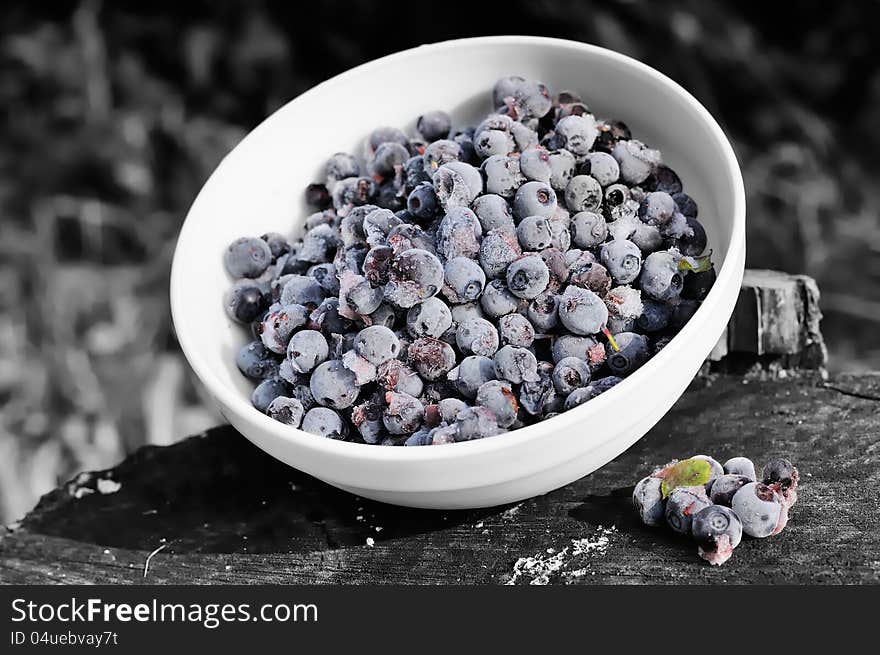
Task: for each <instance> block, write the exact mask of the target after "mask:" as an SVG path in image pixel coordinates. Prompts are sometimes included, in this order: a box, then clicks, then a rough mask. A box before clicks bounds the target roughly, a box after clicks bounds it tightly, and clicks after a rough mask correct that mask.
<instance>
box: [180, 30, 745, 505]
mask: <svg viewBox="0 0 880 655" xmlns="http://www.w3.org/2000/svg"><path fill="white" fill-rule="evenodd" d="M511 74H518V75H523V76H525V77H529V78H534V79H539V80H541V81H543V82H544V83H545V84H547V85H548V87H549V88H550V89H551V91H552V92H555V91H559V90H562V89H572V90H575V91H578V92H580V93H581V94H582V95H583V97H584V98H585V100H586V102H587V103H588V104H589V106H590V107H591V109H592V110H593V111H594V112H596V114H597V115H598V116H604V117H613V118H619V119H622V120H623V121H625V122H626V123H627V124H628V125H629V126H630V127H631V128H632V130H633V133H634V135H635V137H636V138H639V139H641V140H644V141H646V142H647V143H649V144H651V145H652V146H654V147H658V148H660V149H661V151H662V153H663V156H664V160H665V161H666V162H667V163H668V164H670V165H671V166H672V167H673V168H674V169H675V170H676V171H677V172H678V173H679V174H680V176H681V178H682V180H683V182H684V186H685V190H686V191H687V193H689V194H690V195H691V196H693V197H694V199H695V200H696V201H697V203H698V204H699V207H700V220H701V221H702V222H703V224H704V225H705V227H706V231H707V232H708V234H709V240H710V247H711V248H712V249H713V250H714V261H715V262H716V266H719V265H720V267H719V268H718V280H717V282H716V283H715V286H714V287H713V289H712V291H711V293H710V294H709V296H708V297H707V298H706V300H705V302H704V303H703V305H702V307H700V309H699V311H697V313H696V314H695V315H694V317H693V318H692V319H691V320H690V322H689V323H688V324H687V325H686V326H685V327H684V329H683V330H682V331H681V333H680V334H679V335H678V336H676V337H675V339H673V340H672V342H671V343H669V345H668V346H666V348H664V349H663V350H662V351H661V352H660V353H659V354H658V355H657V356H656V357H654V358H653V359H651V360H650V361H649V362H648V363H647V364H646V365H645V366H644V367H642V368H641V369H639V370H638V371H636V372H635V373H634V374H633V375H631V376H630V377H629V378H627V379H626V380H624V381H623V382H622V383H620V384H619V385H618V386H616V387H614V388H613V389H611V390H609V391H608V392H606V393H605V394H603V395H601V396H599V397H597V398H595V399H593V400H591V401H589V402H587V403H586V404H584V405H581V406H580V407H577V408H575V409H573V410H571V411H568V412H565V413H563V414H561V415H559V416H557V417H555V418H552V419H549V420H546V421H544V422H542V423H539V424H537V425H533V426H529V427H526V428H523V429H520V430H516V431H514V432H511V433H508V434H504V435H501V436H498V437H493V438H489V439H483V440H480V441H471V442H466V443H456V444H449V445H444V446H432V447H422V448H403V447H381V446H369V445H364V444H355V443H346V442H340V441H334V440H331V439H323V438H320V437H316V436H314V435H311V434H307V433H305V432H302V431H300V430H296V429H293V428H290V427H288V426H285V425H282V424H281V423H278V422H276V421H273V420H272V419H270V418H269V417H268V416H266V415H264V414H262V413H260V412H259V411H257V410H256V409H254V408H253V407H252V406H251V403H250V399H249V398H250V393H251V390H252V384H251V383H250V382H249V381H248V380H246V379H245V378H244V377H243V376H242V375H241V374H240V373H239V371H238V370H237V368H236V366H235V363H234V355H235V352H236V351H237V349H238V348H239V347H240V346H241V345H242V344H243V343H245V341H246V339H247V337H246V334H245V330H243V329H242V328H241V327H240V326H237V325H234V324H233V323H232V322H231V321H230V320H229V319H228V318H227V317H226V315H225V312H224V309H223V306H222V301H221V298H222V296H223V292H224V291H225V289H226V288H227V287H228V285H229V283H230V280H229V279H228V277H227V275H226V273H225V271H224V269H223V264H222V257H221V253H222V252H223V249H224V248H225V247H226V246H227V244H228V243H229V242H231V241H232V240H233V239H235V238H236V237H239V236H242V235H259V234H262V233H264V232H267V231H270V230H273V231H278V232H282V233H290V232H291V230H292V229H294V228H295V227H296V226H298V225H300V224H301V223H302V221H303V220H304V218H305V217H306V215H307V213H308V212H307V211H306V209H305V206H304V205H303V201H302V198H303V189H304V188H305V186H306V185H307V184H308V183H309V182H312V181H313V180H315V179H318V177H319V175H318V172H319V170H320V169H321V164H322V162H324V161H325V160H326V159H327V157H328V156H329V155H331V154H332V153H334V152H337V151H340V150H344V151H350V152H356V153H360V152H361V144H362V143H363V140H364V138H365V137H366V135H367V134H368V133H369V132H370V130H371V129H372V128H374V127H377V126H380V125H395V126H400V127H404V128H411V127H412V124H413V121H414V119H415V117H416V116H418V115H419V114H420V113H422V112H424V111H427V110H430V109H438V108H439V109H445V110H447V111H449V112H450V113H451V114H452V116H453V119H454V120H455V122H456V124H465V123H471V124H473V123H474V122H477V121H478V120H479V119H481V118H482V117H483V116H484V115H485V114H486V113H487V112H488V111H489V110H490V109H491V106H490V105H491V100H490V97H491V95H490V90H491V88H492V85H493V83H494V82H495V80H497V79H498V78H499V77H502V76H504V75H511ZM744 261H745V194H744V190H743V181H742V176H741V174H740V170H739V167H738V166H737V162H736V157H735V155H734V153H733V149H732V148H731V146H730V143H729V142H728V141H727V139H726V138H725V136H724V134H723V132H722V131H721V129H720V128H719V126H718V124H717V123H716V122H715V120H714V119H713V118H712V116H710V115H709V113H708V112H707V111H706V109H705V108H703V107H702V106H701V105H700V104H699V103H698V102H697V101H696V100H695V99H694V98H693V96H691V95H690V94H689V93H688V92H687V91H685V90H684V89H683V88H681V87H680V86H679V85H677V84H676V83H675V82H673V81H672V80H670V79H669V78H667V77H665V76H664V75H661V74H660V73H659V72H657V71H656V70H654V69H652V68H650V67H648V66H646V65H644V64H642V63H639V62H638V61H635V60H633V59H630V58H629V57H626V56H624V55H621V54H618V53H615V52H612V51H609V50H605V49H603V48H599V47H596V46H592V45H586V44H583V43H577V42H573V41H563V40H557V39H546V38H536V37H518V36H517V37H487V38H475V39H462V40H457V41H448V42H445V43H438V44H434V45H427V46H422V47H419V48H414V49H412V50H407V51H405V52H400V53H397V54H394V55H391V56H388V57H384V58H382V59H378V60H376V61H373V62H370V63H367V64H364V65H363V66H359V67H357V68H354V69H352V70H350V71H348V72H346V73H343V74H341V75H338V76H336V77H334V78H333V79H331V80H328V81H326V82H324V83H322V84H320V85H318V86H317V87H315V88H313V89H312V90H310V91H308V92H307V93H304V94H303V95H301V96H299V97H298V98H296V99H294V100H292V101H291V102H289V103H288V104H287V105H285V106H284V107H282V108H281V109H279V110H278V111H277V112H275V113H274V114H273V115H272V116H270V117H269V118H268V119H267V120H266V121H264V122H263V123H262V124H261V125H259V126H258V127H257V128H256V129H255V130H254V131H253V132H251V133H250V134H249V135H248V136H247V137H246V138H245V139H244V140H243V141H242V142H241V144H239V145H238V146H237V147H236V148H235V149H234V150H233V151H232V152H231V153H230V154H229V155H228V156H227V157H226V158H225V159H224V160H223V162H222V163H221V164H220V166H219V167H218V168H217V170H216V171H215V172H214V174H213V175H212V176H211V178H210V179H209V180H208V181H207V183H206V184H205V186H204V188H203V189H202V191H201V192H200V193H199V195H198V197H197V198H196V200H195V202H194V203H193V206H192V209H191V210H190V212H189V215H188V216H187V218H186V221H185V223H184V225H183V228H182V230H181V233H180V238H179V240H178V244H177V250H176V252H175V254H174V265H173V270H172V275H171V307H172V311H173V315H174V324H175V328H176V330H177V335H178V338H179V340H180V345H181V347H182V348H183V351H184V353H185V354H186V357H187V358H188V359H189V362H190V364H191V365H192V367H193V369H194V370H195V372H196V374H197V375H198V376H199V378H200V379H201V380H202V382H203V383H204V384H205V386H206V387H207V389H208V391H209V392H210V393H211V395H212V396H213V397H214V399H215V400H216V401H217V403H218V404H219V406H220V408H221V411H222V412H223V415H224V416H225V417H226V418H227V419H228V420H229V422H230V423H232V425H234V426H235V427H236V428H237V429H238V430H239V431H240V432H241V433H242V434H243V435H245V436H246V437H247V438H248V439H250V440H251V441H252V442H253V443H255V444H256V445H257V446H259V447H260V448H262V449H263V450H265V451H266V452H267V453H269V454H271V455H273V456H274V457H277V458H278V459H280V460H281V461H283V462H285V463H287V464H289V465H290V466H293V467H295V468H297V469H301V470H303V471H305V472H307V473H310V474H312V475H314V476H315V477H317V478H320V479H321V480H324V481H326V482H328V483H329V484H331V485H334V486H336V487H340V488H342V489H346V490H348V491H350V492H352V493H355V494H358V495H360V496H365V497H367V498H373V499H376V500H381V501H385V502H389V503H395V504H399V505H408V506H414V507H432V508H450V509H451V508H466V507H487V506H491V505H497V504H501V503H507V502H512V501H517V500H521V499H524V498H528V497H531V496H534V495H537V494H542V493H545V492H547V491H550V490H552V489H555V488H558V487H560V486H562V485H565V484H567V483H569V482H572V481H574V480H576V479H578V478H580V477H582V476H584V475H587V474H588V473H590V472H592V471H594V470H595V469H597V468H599V467H600V466H602V465H604V464H605V463H607V462H608V461H610V460H611V459H613V458H614V457H616V456H617V455H619V454H620V453H622V452H623V451H624V450H626V449H627V448H629V447H630V446H631V445H632V444H633V443H635V442H636V441H637V440H638V439H639V438H640V437H642V436H643V435H644V434H645V433H646V432H647V431H648V430H649V429H650V428H651V427H652V426H653V425H654V424H655V423H656V422H657V421H658V420H659V419H660V418H661V417H662V416H663V415H664V414H665V413H666V412H667V411H668V410H669V408H670V407H671V406H672V405H673V403H674V402H675V401H676V399H678V397H679V396H680V395H681V394H682V393H683V391H684V390H685V388H686V387H687V385H688V384H689V382H690V381H691V380H692V379H693V377H694V375H695V374H696V372H697V371H698V369H699V367H700V365H701V364H702V362H703V361H704V359H705V358H706V356H707V355H708V353H709V352H710V350H711V349H712V347H713V346H714V345H715V343H716V342H717V341H718V339H719V337H720V336H721V334H722V333H723V331H724V327H725V325H726V324H727V321H728V319H729V317H730V315H731V312H732V311H733V307H734V304H735V302H736V298H737V294H738V292H739V287H740V283H741V280H742V274H743V266H744ZM635 474H636V472H635V471H634V472H633V475H635ZM254 475H259V471H254Z"/></svg>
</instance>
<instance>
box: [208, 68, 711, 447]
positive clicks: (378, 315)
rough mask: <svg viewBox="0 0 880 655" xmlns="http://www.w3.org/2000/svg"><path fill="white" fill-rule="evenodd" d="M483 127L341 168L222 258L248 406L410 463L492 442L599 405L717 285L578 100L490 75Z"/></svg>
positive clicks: (699, 238)
mask: <svg viewBox="0 0 880 655" xmlns="http://www.w3.org/2000/svg"><path fill="white" fill-rule="evenodd" d="M492 99H493V104H494V111H493V113H490V114H489V115H488V116H486V118H485V119H484V120H483V121H482V122H481V123H480V124H479V125H477V126H475V127H454V126H453V124H452V121H451V119H450V117H449V115H448V114H446V113H445V112H443V111H431V112H428V113H426V114H423V115H421V116H419V117H418V121H417V123H416V134H415V135H414V136H408V135H407V134H405V133H404V132H402V131H401V130H399V129H396V128H393V127H380V128H378V129H376V130H374V131H373V132H372V133H371V134H370V135H369V137H368V138H367V140H366V143H365V146H364V151H365V152H364V156H363V157H362V158H358V157H355V156H353V155H351V154H348V153H336V154H334V155H333V156H332V157H330V159H329V160H328V161H327V162H326V164H325V166H324V179H323V180H321V181H319V182H316V183H314V184H310V185H309V186H308V188H307V189H306V201H307V203H308V204H309V205H310V206H311V208H312V209H313V210H314V213H313V214H311V215H310V216H308V218H307V219H306V221H305V232H304V235H303V237H302V238H301V239H297V240H288V239H287V238H286V237H285V236H283V235H281V234H277V233H269V234H264V235H263V236H262V237H259V238H256V237H253V238H250V237H243V238H240V239H237V240H236V241H234V242H233V243H232V244H230V246H229V247H228V249H227V250H226V252H225V265H226V269H227V271H228V272H229V274H230V275H231V276H232V277H233V278H234V279H235V281H234V283H233V285H232V288H231V289H230V290H229V292H228V293H227V295H226V298H225V304H226V309H227V311H228V313H229V316H230V317H231V318H232V319H233V320H235V321H237V322H239V323H242V324H244V325H246V326H250V328H251V331H252V338H253V341H252V342H251V343H249V344H247V345H246V346H245V347H244V348H242V350H241V351H240V352H239V353H238V355H237V364H238V367H239V368H240V370H241V372H242V373H243V374H244V375H246V376H247V377H248V378H251V379H252V380H254V381H255V382H257V383H258V384H257V386H256V389H255V390H254V392H253V398H252V399H253V404H254V406H255V407H257V409H259V410H260V411H263V412H266V413H268V414H269V416H271V417H273V418H275V419H277V420H279V421H281V422H283V423H286V424H288V425H292V426H294V427H301V428H302V429H303V430H305V431H306V432H311V433H314V434H317V435H321V436H325V437H330V438H333V439H347V440H351V441H363V442H366V443H370V444H384V445H401V444H403V445H408V446H420V445H428V444H445V443H452V442H456V441H468V440H471V439H480V438H483V437H490V436H493V435H497V434H500V433H502V432H505V431H507V430H512V429H515V428H518V427H521V426H524V425H528V424H530V423H534V422H537V421H541V420H543V419H545V418H549V417H551V416H553V415H555V414H557V413H559V412H562V411H565V410H568V409H571V408H572V407H575V406H577V405H580V404H581V403H584V402H586V401H588V400H589V399H591V398H593V397H595V396H597V395H598V394H600V393H602V392H604V391H606V390H607V389H610V388H611V387H612V386H614V385H615V384H617V383H618V382H619V381H620V380H621V379H622V378H624V377H626V376H627V375H629V374H631V373H632V372H633V371H635V370H636V369H638V368H639V367H640V366H642V365H643V364H644V363H645V362H646V361H647V360H648V359H649V358H651V357H652V356H653V355H654V354H656V353H657V352H658V351H659V350H660V349H661V348H663V347H664V345H665V344H666V343H668V342H669V340H670V338H672V336H673V335H675V334H676V333H677V332H678V331H679V330H680V329H681V327H682V326H683V325H684V324H685V323H686V322H687V321H688V319H689V318H690V317H691V316H692V315H693V313H694V312H695V310H696V309H697V307H698V306H699V304H700V302H701V301H702V300H703V298H705V296H706V294H707V293H708V292H709V289H710V288H711V286H712V284H713V282H714V280H715V271H714V268H713V267H712V265H711V262H710V260H709V256H708V255H705V254H704V251H705V250H706V232H705V230H704V229H703V227H702V226H701V225H700V223H699V221H698V220H697V206H696V204H695V203H694V201H693V199H691V197H690V196H688V195H687V194H686V193H684V192H683V190H682V184H681V180H680V179H679V177H678V175H677V174H676V173H675V172H674V171H673V170H672V169H671V168H669V167H668V166H666V165H664V163H663V161H662V159H661V156H660V152H659V151H657V150H654V149H652V148H650V147H648V146H647V145H646V144H644V143H642V142H641V141H638V140H636V139H634V138H632V135H631V134H630V130H629V128H628V127H627V126H626V125H625V124H624V123H622V122H620V121H617V120H603V119H599V118H596V117H595V116H594V115H593V113H592V112H591V111H590V109H589V107H588V106H587V105H586V104H585V103H584V101H583V100H582V99H581V98H580V97H579V96H578V95H576V94H574V93H571V92H562V93H559V94H558V95H556V96H551V95H550V93H549V92H548V91H547V89H546V87H545V86H544V85H543V84H540V83H538V82H534V81H531V80H526V79H523V78H521V77H506V78H503V79H501V80H499V81H498V82H497V83H496V84H495V87H494V89H493V91H492Z"/></svg>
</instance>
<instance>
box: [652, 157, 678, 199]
mask: <svg viewBox="0 0 880 655" xmlns="http://www.w3.org/2000/svg"><path fill="white" fill-rule="evenodd" d="M652 179H653V183H654V184H653V186H654V190H655V191H663V192H664V193H668V194H669V195H675V194H676V193H681V189H682V186H681V178H679V177H678V173H676V172H675V171H674V170H672V169H671V168H669V166H666V165H664V164H660V165H659V166H657V168H656V169H654V174H653V176H652Z"/></svg>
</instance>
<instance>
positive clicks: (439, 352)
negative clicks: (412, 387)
mask: <svg viewBox="0 0 880 655" xmlns="http://www.w3.org/2000/svg"><path fill="white" fill-rule="evenodd" d="M407 359H408V360H409V364H410V365H411V366H412V367H413V368H414V369H415V370H416V372H418V374H419V375H421V376H422V378H424V379H425V380H427V381H434V380H439V379H440V378H442V377H445V376H446V374H447V373H448V372H449V371H451V370H452V367H453V366H455V351H454V350H453V349H452V346H450V345H449V344H448V343H446V342H444V341H440V340H439V339H433V338H431V337H422V338H421V339H416V340H415V341H413V342H412V343H411V344H410V345H409V348H408V349H407Z"/></svg>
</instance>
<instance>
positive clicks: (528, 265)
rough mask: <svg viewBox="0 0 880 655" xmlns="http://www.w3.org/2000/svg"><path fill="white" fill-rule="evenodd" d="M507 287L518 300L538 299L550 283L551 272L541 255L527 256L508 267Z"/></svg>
mask: <svg viewBox="0 0 880 655" xmlns="http://www.w3.org/2000/svg"><path fill="white" fill-rule="evenodd" d="M506 277H507V287H508V288H509V289H510V292H511V293H512V294H513V295H515V296H517V297H518V298H524V299H526V300H531V299H532V298H537V297H538V296H539V295H541V293H542V292H543V291H544V290H545V289H546V288H547V285H548V284H549V282H550V271H549V269H548V268H547V264H545V263H544V260H543V259H541V257H540V256H539V255H525V256H523V257H520V258H519V259H517V260H516V261H514V262H511V264H510V265H509V266H508V267H507V273H506Z"/></svg>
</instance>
